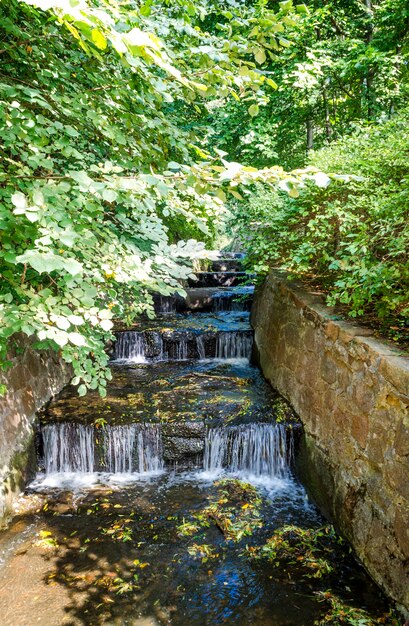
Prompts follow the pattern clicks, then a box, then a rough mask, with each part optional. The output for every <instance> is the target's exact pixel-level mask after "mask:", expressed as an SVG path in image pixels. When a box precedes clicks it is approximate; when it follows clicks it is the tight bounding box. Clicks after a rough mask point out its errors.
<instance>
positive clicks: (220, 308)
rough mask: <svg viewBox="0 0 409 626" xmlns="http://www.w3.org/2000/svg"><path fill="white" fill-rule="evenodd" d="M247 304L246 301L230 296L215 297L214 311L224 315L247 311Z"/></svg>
mask: <svg viewBox="0 0 409 626" xmlns="http://www.w3.org/2000/svg"><path fill="white" fill-rule="evenodd" d="M246 310H247V303H246V301H245V300H244V299H238V298H233V297H231V296H228V295H220V296H214V299H213V311H214V312H215V313H222V312H224V311H246Z"/></svg>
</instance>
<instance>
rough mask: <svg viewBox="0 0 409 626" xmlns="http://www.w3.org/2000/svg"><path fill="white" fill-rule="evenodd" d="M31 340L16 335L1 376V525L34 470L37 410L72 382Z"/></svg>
mask: <svg viewBox="0 0 409 626" xmlns="http://www.w3.org/2000/svg"><path fill="white" fill-rule="evenodd" d="M32 343H33V342H32V341H30V340H28V339H27V338H26V337H24V336H14V337H13V338H12V341H11V346H12V347H11V349H10V353H9V355H8V359H9V361H11V363H12V365H11V368H10V369H7V370H6V372H4V373H2V374H1V375H0V384H4V385H6V387H7V393H6V395H4V396H2V397H0V526H1V524H2V521H3V522H5V520H6V518H7V514H8V512H9V510H10V508H11V505H12V501H13V497H14V496H16V495H17V494H18V493H19V492H20V491H21V489H22V488H23V487H24V484H25V482H26V480H27V479H28V478H29V477H30V475H32V473H33V472H34V471H35V454H34V453H35V451H34V428H33V426H34V420H35V413H36V411H38V410H39V409H40V408H41V407H42V406H43V405H44V404H45V403H46V402H47V401H48V400H49V399H50V398H51V397H52V396H53V395H54V394H56V393H58V391H60V390H61V389H62V387H63V386H64V385H65V384H67V382H68V381H69V379H70V376H71V374H70V368H69V367H68V366H67V365H66V364H65V363H64V362H62V361H61V360H60V359H59V357H58V355H57V353H56V352H53V351H51V350H50V351H42V352H38V351H35V350H33V348H32V347H31V346H32Z"/></svg>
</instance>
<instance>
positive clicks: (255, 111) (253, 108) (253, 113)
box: [249, 104, 260, 117]
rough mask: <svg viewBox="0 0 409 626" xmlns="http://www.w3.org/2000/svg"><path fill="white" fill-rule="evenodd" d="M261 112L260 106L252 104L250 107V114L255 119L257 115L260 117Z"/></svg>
mask: <svg viewBox="0 0 409 626" xmlns="http://www.w3.org/2000/svg"><path fill="white" fill-rule="evenodd" d="M259 111H260V108H259V106H258V104H252V105H251V106H250V107H249V113H250V115H251V117H255V116H256V115H258V113H259Z"/></svg>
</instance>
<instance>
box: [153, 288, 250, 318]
mask: <svg viewBox="0 0 409 626" xmlns="http://www.w3.org/2000/svg"><path fill="white" fill-rule="evenodd" d="M186 292H187V295H186V298H183V297H182V296H179V295H174V296H161V295H158V294H155V295H154V302H155V312H156V313H157V314H161V313H166V314H174V313H182V312H186V311H195V312H196V311H215V312H220V311H250V309H251V304H252V300H253V294H254V287H253V286H252V285H248V286H243V287H192V288H189V289H187V290H186Z"/></svg>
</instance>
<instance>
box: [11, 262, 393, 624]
mask: <svg viewBox="0 0 409 626" xmlns="http://www.w3.org/2000/svg"><path fill="white" fill-rule="evenodd" d="M246 279H247V282H248V277H246V275H245V274H244V273H243V272H242V270H241V259H240V255H227V257H226V258H220V259H219V260H218V261H216V262H214V263H213V267H211V268H210V270H209V271H204V272H199V273H198V281H197V282H195V283H192V284H191V285H190V287H189V289H188V290H187V297H186V298H182V297H178V296H176V297H158V298H157V300H156V307H157V311H158V316H157V318H156V319H155V320H154V321H148V320H146V321H144V322H143V323H142V322H141V323H140V324H139V325H138V326H137V327H135V328H131V329H126V330H121V331H118V333H117V340H116V342H115V344H114V345H113V346H112V347H111V367H112V374H113V378H112V381H111V383H110V385H109V388H108V395H107V397H106V398H104V399H102V398H100V397H99V396H98V395H97V394H96V393H93V392H91V393H90V394H88V395H87V396H86V397H85V398H80V397H78V396H77V395H76V392H75V390H72V389H71V388H67V389H65V390H64V391H63V392H62V393H61V394H60V395H59V396H58V397H57V398H56V399H55V400H54V401H53V402H52V403H51V404H50V405H49V406H48V407H47V408H46V409H45V410H44V411H43V412H42V413H41V415H39V418H38V432H37V465H38V474H37V476H36V477H35V478H34V479H33V481H32V482H31V483H30V484H29V485H28V487H27V490H26V493H25V494H24V495H23V496H22V497H21V498H20V500H19V502H18V503H17V505H16V514H15V517H14V519H13V521H12V523H11V525H10V527H9V529H8V530H7V531H5V532H3V533H2V535H0V616H1V617H0V624H1V626H31V625H32V624H41V625H42V626H54V625H55V626H57V625H58V626H59V625H61V624H66V625H72V626H76V625H80V624H81V625H83V624H84V625H85V624H86V625H99V624H109V625H111V624H112V625H140V626H160V625H165V624H172V625H175V626H187V625H189V626H196V625H197V626H199V625H200V626H202V625H209V626H213V625H218V624H228V625H233V624H234V625H236V624H238V625H252V626H292V625H294V626H295V625H297V626H302V625H313V624H321V623H322V624H324V623H325V624H343V623H346V624H353V623H357V624H358V623H360V624H372V623H373V624H377V623H390V624H392V623H393V622H392V621H389V618H388V617H387V616H386V614H387V613H388V605H387V602H386V600H385V598H384V597H383V596H382V594H381V593H380V591H379V590H378V589H377V587H376V586H375V585H374V584H373V583H372V582H371V580H370V579H369V577H368V576H367V575H366V574H365V572H364V570H363V569H362V568H361V567H360V566H359V565H358V564H357V563H356V562H355V560H354V558H353V557H352V555H351V554H350V552H349V549H348V546H347V545H345V544H344V543H343V542H342V541H341V540H340V539H339V538H338V537H337V536H336V535H335V533H334V532H333V530H332V529H331V527H329V526H328V524H327V523H326V521H325V520H324V519H323V518H322V517H321V515H320V513H319V512H318V510H317V509H316V508H315V506H314V505H313V503H312V502H310V501H309V499H308V497H307V494H306V492H305V490H304V488H303V487H302V485H301V483H300V482H299V480H298V479H297V477H296V475H295V470H294V459H295V456H296V454H297V438H298V435H299V428H300V426H299V424H298V420H297V417H296V416H295V415H294V414H293V412H292V410H291V407H289V406H288V405H287V404H286V402H285V401H284V400H283V399H282V398H280V397H279V396H278V394H277V393H276V392H274V390H273V389H271V387H270V386H269V385H268V384H267V383H266V381H265V380H264V379H263V377H262V375H261V373H260V371H259V370H258V369H257V367H255V366H254V365H252V364H251V353H252V342H253V338H252V330H251V328H250V324H249V311H250V307H251V298H252V292H253V288H252V287H251V286H249V285H248V284H247V283H246V282H245V280H246ZM349 610H351V611H358V613H357V614H356V616H355V617H356V619H358V618H359V616H360V613H359V611H362V610H364V611H365V612H366V613H365V615H366V616H367V617H366V618H365V619H368V620H369V621H366V622H358V621H356V622H352V621H342V620H343V619H344V618H343V617H342V615H341V613H340V612H342V611H344V614H345V611H349ZM340 615H341V617H340ZM341 618H342V619H341ZM331 619H332V621H331ZM337 620H338V621H337ZM378 620H383V621H382V622H380V621H378Z"/></svg>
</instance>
